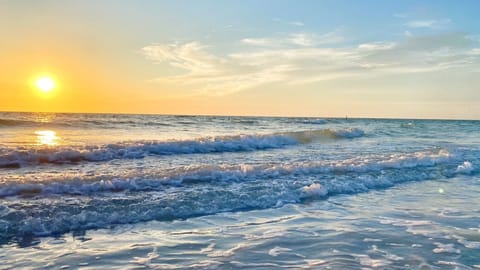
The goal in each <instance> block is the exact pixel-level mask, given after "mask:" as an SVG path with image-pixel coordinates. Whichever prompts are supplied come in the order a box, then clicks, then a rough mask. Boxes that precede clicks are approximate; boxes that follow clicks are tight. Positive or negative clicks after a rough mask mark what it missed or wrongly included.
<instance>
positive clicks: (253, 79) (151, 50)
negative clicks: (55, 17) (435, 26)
mask: <svg viewBox="0 0 480 270" xmlns="http://www.w3.org/2000/svg"><path fill="white" fill-rule="evenodd" d="M332 33H334V32H332ZM328 35H329V34H323V35H318V34H314V33H306V32H302V33H293V34H290V35H287V36H284V38H283V39H281V38H279V37H277V38H269V37H265V38H258V39H243V40H241V43H242V44H244V45H253V46H247V47H246V48H243V49H241V50H238V51H235V52H233V53H230V54H228V55H224V56H219V55H214V54H212V53H209V52H208V50H209V49H213V48H212V47H208V46H206V45H204V44H201V43H199V42H189V43H185V44H167V45H164V44H153V45H150V46H146V47H144V48H143V49H142V51H143V53H144V55H145V56H146V57H147V58H148V59H150V60H152V61H154V62H163V63H168V64H169V65H170V66H172V67H176V68H180V69H181V70H183V71H182V72H179V74H178V75H175V76H164V77H159V78H157V79H156V81H157V82H160V83H172V84H174V85H175V86H182V87H184V88H185V89H190V90H193V91H194V92H195V93H197V94H206V95H226V94H230V93H234V92H238V91H242V90H245V89H249V88H254V87H259V86H261V85H265V84H271V83H283V84H305V83H313V82H317V81H321V80H338V79H341V78H346V77H353V76H363V77H366V76H380V75H382V74H388V73H418V72H435V71H439V70H446V69H458V68H466V67H468V68H469V69H470V68H472V70H478V67H479V66H480V48H475V47H474V45H477V44H476V43H475V42H473V41H472V40H471V39H469V38H468V36H467V35H465V34H463V33H447V34H439V35H430V36H416V37H404V39H403V40H400V41H397V42H387V41H382V42H380V41H379V42H370V43H362V44H358V45H351V46H338V44H335V45H329V43H328V41H331V39H328V38H327V40H326V37H327V36H328ZM272 44H282V45H281V46H270V45H272Z"/></svg>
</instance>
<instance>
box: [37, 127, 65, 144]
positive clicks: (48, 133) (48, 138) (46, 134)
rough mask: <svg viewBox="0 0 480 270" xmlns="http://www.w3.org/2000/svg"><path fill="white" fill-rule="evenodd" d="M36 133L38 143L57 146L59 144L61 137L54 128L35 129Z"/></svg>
mask: <svg viewBox="0 0 480 270" xmlns="http://www.w3.org/2000/svg"><path fill="white" fill-rule="evenodd" d="M35 135H36V136H37V144H38V145H46V146H55V145H58V143H59V139H60V138H59V137H58V136H57V133H56V132H55V131H53V130H38V131H35Z"/></svg>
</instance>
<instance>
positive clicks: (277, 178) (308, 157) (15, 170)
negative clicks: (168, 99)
mask: <svg viewBox="0 0 480 270" xmlns="http://www.w3.org/2000/svg"><path fill="white" fill-rule="evenodd" d="M479 134H480V122H479V121H447V120H395V119H319V118H287V117H275V118H267V117H219V116H156V115H110V114H40V113H0V262H1V263H0V269H39V268H40V269H144V268H148V269H280V268H288V269H480V199H479V194H480V193H479V192H480V174H479V172H480V169H479V168H480V137H479Z"/></svg>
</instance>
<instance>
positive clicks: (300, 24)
mask: <svg viewBox="0 0 480 270" xmlns="http://www.w3.org/2000/svg"><path fill="white" fill-rule="evenodd" d="M290 24H291V25H295V26H304V25H305V24H304V23H303V22H298V21H296V22H290Z"/></svg>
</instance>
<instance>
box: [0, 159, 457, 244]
mask: <svg viewBox="0 0 480 270" xmlns="http://www.w3.org/2000/svg"><path fill="white" fill-rule="evenodd" d="M457 164H458V158H457V157H455V156H453V155H451V154H450V153H449V152H448V151H446V150H438V151H423V152H415V153H398V154H391V155H377V156H367V157H365V158H360V157H359V158H355V159H349V160H343V161H335V162H333V161H330V162H328V161H324V162H306V163H301V164H272V165H257V166H255V165H240V166H233V165H232V166H209V167H198V168H181V169H178V170H177V171H174V172H170V173H168V174H167V175H164V176H158V177H157V178H153V177H151V176H150V177H145V176H138V177H134V178H126V179H119V178H113V179H104V180H98V181H93V182H89V181H87V179H82V180H80V179H71V180H65V181H63V182H60V181H55V182H44V183H35V182H30V183H15V184H11V185H6V184H5V183H4V184H2V188H1V190H0V194H1V196H3V197H5V196H27V197H29V196H41V195H44V194H45V195H49V194H57V195H62V196H54V197H53V198H55V199H52V200H49V201H48V207H47V206H46V205H41V204H43V203H45V202H44V201H43V200H37V199H34V200H31V201H30V200H29V201H28V202H29V203H27V204H25V205H23V204H21V203H18V202H17V203H16V202H15V200H5V203H4V204H2V205H0V225H1V228H2V230H0V239H8V238H11V237H15V236H24V235H37V236H45V235H52V234H58V233H65V232H68V231H72V230H86V229H94V228H105V227H110V226H112V225H115V224H125V223H137V222H143V221H149V220H174V219H179V218H188V217H192V216H201V215H209V214H216V213H220V212H225V211H243V210H251V209H265V208H272V207H279V206H281V205H283V204H285V203H299V202H302V201H303V200H311V199H315V198H320V199H322V198H325V197H327V196H334V195H336V194H356V193H360V192H366V191H369V190H372V189H383V188H387V187H391V186H394V185H395V184H398V183H403V182H407V181H420V180H426V179H438V178H442V177H449V176H451V175H453V174H455V168H456V165H457ZM407 168H408V170H405V169H407ZM331 172H335V174H332V173H331ZM318 174H321V175H322V176H321V177H315V178H312V177H308V176H313V175H318ZM328 176H330V177H328ZM43 181H45V180H43ZM205 181H218V183H216V182H215V183H212V184H210V185H209V186H208V188H201V187H199V186H197V184H198V183H203V182H205ZM246 181H248V183H247V182H246ZM225 182H228V183H232V185H227V186H225ZM233 183H234V184H233ZM242 184H245V185H243V186H242ZM100 192H113V193H110V194H109V195H108V196H102V195H100V194H97V193H100ZM116 192H120V193H116ZM124 192H136V194H130V195H129V196H125V193H124ZM116 194H118V195H116ZM72 195H74V196H72ZM77 195H88V196H86V197H84V196H77ZM95 195H99V196H95ZM31 202H35V203H31ZM39 204H40V205H39Z"/></svg>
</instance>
